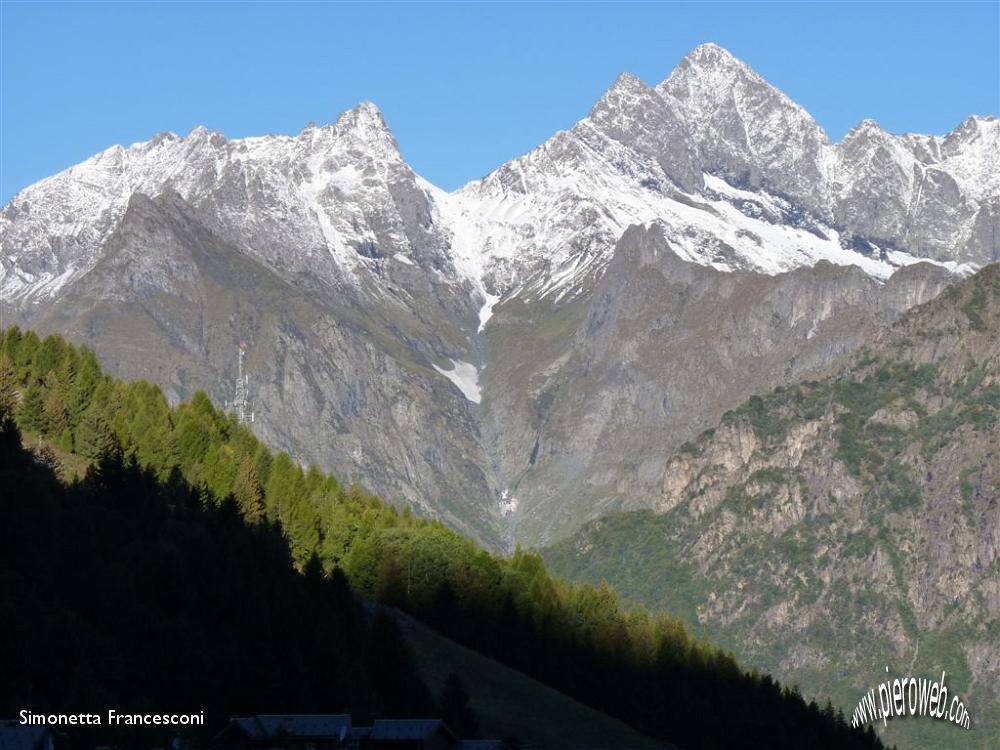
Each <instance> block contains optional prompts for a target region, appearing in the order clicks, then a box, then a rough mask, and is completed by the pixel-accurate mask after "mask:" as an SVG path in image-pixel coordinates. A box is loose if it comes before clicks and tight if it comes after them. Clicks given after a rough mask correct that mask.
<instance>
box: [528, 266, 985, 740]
mask: <svg viewBox="0 0 1000 750" xmlns="http://www.w3.org/2000/svg"><path fill="white" fill-rule="evenodd" d="M667 466H668V470H667V473H666V478H665V482H664V487H663V493H662V496H661V499H660V501H659V503H658V507H657V508H656V510H655V512H654V511H651V510H645V511H638V512H633V513H626V514H617V515H613V516H609V517H606V518H603V519H600V520H599V521H596V522H594V523H592V524H590V525H588V526H587V527H586V528H584V529H583V530H582V531H581V532H580V533H578V534H577V535H575V536H574V537H572V538H570V539H568V540H566V541H564V542H561V543H560V544H558V545H554V546H553V547H552V548H550V549H549V550H547V551H546V560H547V561H548V562H549V564H550V565H551V566H552V567H553V569H554V570H555V571H557V572H558V573H560V574H562V575H566V576H569V577H571V578H574V579H576V580H582V581H610V582H611V583H612V584H613V585H614V586H616V587H617V589H618V590H619V591H620V592H621V593H622V594H623V595H624V596H626V597H628V599H629V600H631V601H634V602H643V603H645V604H646V605H647V606H650V607H667V608H669V609H670V611H671V612H673V613H675V614H677V615H678V616H681V617H682V619H683V620H684V621H685V623H686V625H688V627H691V628H693V629H696V630H697V631H698V632H700V633H703V634H706V635H707V636H708V637H710V638H712V639H713V641H714V642H716V643H723V644H725V645H727V646H729V647H732V648H733V649H734V650H735V651H736V653H737V654H738V655H739V657H740V658H742V659H746V660H748V661H752V662H753V663H755V664H759V665H760V666H761V668H762V669H767V670H771V671H774V672H777V673H780V674H782V675H786V676H787V678H788V679H792V680H795V681H797V682H798V683H799V684H800V685H801V686H802V688H803V689H804V690H806V691H807V692H808V693H809V694H816V695H824V696H830V697H831V698H833V699H834V700H835V701H837V703H838V704H839V705H841V706H844V707H847V708H850V707H851V706H852V705H853V704H854V703H855V702H856V701H857V700H858V695H859V694H860V693H861V692H863V691H864V690H866V689H868V688H869V687H870V686H871V685H872V684H874V683H875V682H877V681H878V679H877V678H878V676H879V675H884V670H885V667H886V666H889V667H890V669H894V670H900V671H901V673H903V674H909V673H912V674H915V675H916V674H919V675H923V674H935V673H936V674H940V672H941V671H942V670H946V671H947V673H948V675H949V677H950V678H951V679H952V681H953V683H952V687H953V690H956V691H958V692H960V693H961V694H962V696H963V698H964V699H965V700H967V702H968V705H975V706H978V707H979V714H978V716H977V717H976V720H975V721H974V723H973V728H972V729H973V731H972V732H971V733H969V734H967V735H964V736H963V735H961V734H956V730H955V728H954V727H950V726H947V725H943V724H941V723H939V722H927V721H909V720H908V721H905V722H904V721H900V722H890V723H889V726H888V728H887V729H886V730H884V733H883V735H882V737H883V740H885V741H886V742H898V743H899V744H900V746H902V747H919V748H949V749H950V748H955V747H969V748H972V747H975V748H982V749H983V750H987V748H989V749H992V748H996V747H998V743H1000V723H998V721H997V718H996V711H995V710H994V709H995V707H996V706H997V705H998V701H1000V688H998V686H1000V661H998V655H1000V598H998V591H1000V588H998V583H1000V543H998V537H997V529H998V528H1000V264H994V265H992V266H988V267H986V268H984V269H983V270H981V271H980V272H978V273H977V274H975V275H974V276H972V277H970V278H968V279H965V280H963V281H961V282H959V283H956V284H955V285H953V286H951V287H949V288H948V289H947V290H946V291H945V292H943V293H942V294H941V295H940V296H939V297H937V298H936V299H934V300H933V301H931V302H928V303H926V304H925V305H922V306H920V307H918V308H914V309H913V310H911V311H910V312H909V313H908V314H907V315H905V316H904V317H903V318H902V319H901V320H900V321H899V322H898V323H896V324H895V325H893V326H892V327H890V328H888V329H887V330H886V331H884V332H883V333H882V334H880V335H879V336H878V337H876V338H875V339H874V340H872V341H871V342H869V345H868V346H866V347H865V348H863V349H862V350H860V351H859V352H857V353H855V354H853V355H851V356H849V357H848V358H847V359H846V360H844V361H841V362H840V363H839V364H838V365H837V366H836V367H835V368H834V369H833V370H832V371H830V372H828V373H825V374H824V376H822V377H817V378H815V379H813V380H809V381H804V382H801V383H798V384H795V385H793V386H791V387H787V388H781V387H779V388H777V389H775V390H774V391H773V392H772V393H769V394H765V395H762V396H757V397H753V398H751V399H749V400H748V401H747V402H746V403H744V404H743V405H742V406H741V407H739V408H738V409H735V410H733V411H731V412H729V413H728V414H726V416H725V417H724V418H723V420H722V421H721V423H720V424H719V425H718V427H717V428H715V429H712V430H708V431H706V432H705V433H704V434H702V435H701V436H700V437H699V438H698V439H697V440H695V441H692V442H690V443H688V444H687V445H685V446H683V447H682V448H681V450H679V451H678V452H676V453H675V454H674V455H673V456H672V457H671V458H670V459H669V461H668V463H667ZM904 670H905V671H904ZM911 670H912V672H911Z"/></svg>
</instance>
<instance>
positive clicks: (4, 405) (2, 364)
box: [0, 354, 17, 420]
mask: <svg viewBox="0 0 1000 750" xmlns="http://www.w3.org/2000/svg"><path fill="white" fill-rule="evenodd" d="M16 407H17V372H16V370H15V369H14V363H13V362H12V361H11V358H10V357H8V356H7V355H6V354H2V355H0V420H2V419H3V418H4V417H6V416H13V415H14V409H15V408H16Z"/></svg>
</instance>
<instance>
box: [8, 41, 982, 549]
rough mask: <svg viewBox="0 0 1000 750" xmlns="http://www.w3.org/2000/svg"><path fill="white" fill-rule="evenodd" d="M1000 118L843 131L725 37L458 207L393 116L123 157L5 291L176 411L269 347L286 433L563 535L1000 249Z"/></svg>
mask: <svg viewBox="0 0 1000 750" xmlns="http://www.w3.org/2000/svg"><path fill="white" fill-rule="evenodd" d="M998 133H1000V125H998V122H997V121H996V120H995V118H988V117H987V118H970V119H969V120H968V121H967V122H966V123H964V124H963V125H962V126H961V127H959V128H958V129H957V130H956V131H955V132H953V133H951V134H948V135H947V136H943V137H937V136H917V135H906V136H896V135H890V134H887V133H884V132H882V131H881V130H879V129H878V128H877V127H876V126H874V125H873V124H871V123H864V124H862V126H859V128H858V129H856V130H855V131H854V132H853V133H852V134H851V135H850V136H849V137H848V138H846V139H845V141H844V142H843V143H841V144H830V143H829V141H828V139H827V138H826V136H825V134H824V133H823V132H822V130H821V129H820V128H819V127H818V125H816V123H815V122H814V121H813V120H812V119H811V118H810V117H809V115H808V114H807V113H806V112H805V111H804V110H802V109H801V108H800V107H798V106H797V105H795V104H794V103H793V102H791V101H790V100H789V99H788V98H787V97H786V96H784V95H783V94H782V93H781V92H779V91H777V90H776V89H774V88H773V87H771V86H770V85H769V84H768V83H767V82H766V81H764V80H763V79H762V78H761V77H760V76H758V75H757V74H756V73H754V72H753V71H752V70H751V69H750V68H749V67H747V66H746V65H744V64H743V63H740V62H738V61H736V60H735V59H734V58H732V56H731V55H729V54H728V53H727V52H725V51H724V50H722V49H721V48H718V47H716V46H714V45H703V46H701V47H699V48H697V49H696V50H694V51H693V52H692V53H691V54H690V55H689V56H688V57H687V58H685V60H683V61H682V62H681V64H680V65H679V66H678V67H677V69H676V70H675V71H674V72H673V73H672V74H671V75H670V76H669V77H668V78H667V79H666V80H665V81H664V82H663V83H661V84H660V85H658V86H652V87H651V86H647V85H646V84H644V83H643V82H641V81H639V80H638V79H636V78H635V77H632V76H628V75H624V76H622V77H620V78H619V79H618V80H617V81H616V82H615V83H614V84H613V85H612V87H611V88H610V89H609V90H608V92H607V93H606V94H605V95H604V97H602V99H601V100H600V101H599V102H598V103H597V104H596V105H595V106H594V108H593V109H592V110H591V112H590V113H589V114H588V115H587V117H585V118H584V119H583V120H581V121H580V122H579V123H577V124H576V125H575V126H573V127H572V128H570V129H569V130H567V131H563V132H560V133H557V134H555V135H554V136H553V137H552V138H551V139H549V140H548V141H546V142H545V143H544V144H542V145H541V146H539V147H538V148H537V149H535V150H533V151H531V152H530V153H528V154H526V155H524V156H522V157H520V158H518V159H514V160H512V161H511V162H509V163H507V164H505V165H503V166H501V167H500V168H498V169H497V170H496V171H495V172H493V173H491V174H490V175H487V176H486V177H484V178H483V179H481V180H476V181H474V182H471V183H469V184H468V185H466V186H465V187H463V188H462V189H460V190H458V191H456V192H454V193H451V194H448V193H444V192H443V191H440V190H438V189H437V188H435V187H434V186H433V185H430V184H429V183H427V182H426V181H425V180H423V179H422V178H420V177H419V176H418V175H416V174H415V173H414V172H413V170H412V169H411V168H410V167H409V166H408V165H407V164H406V162H405V160H404V159H403V157H402V156H401V154H400V152H399V149H398V147H397V144H396V142H395V140H394V138H393V136H392V134H391V132H390V131H389V129H388V127H387V125H386V123H385V121H384V120H383V118H382V115H381V114H380V113H379V111H378V109H377V108H376V107H375V106H374V105H372V104H370V103H363V104H361V105H359V106H358V107H356V108H354V109H353V110H350V111H348V112H345V113H344V114H343V115H342V116H341V117H340V118H339V119H338V120H337V122H336V123H334V124H332V125H329V126H325V127H316V126H312V125H310V126H308V127H306V128H305V129H304V130H303V131H302V132H301V133H299V134H297V135H295V136H281V135H275V136H264V137H260V138H246V139H240V140H231V139H227V138H226V137H225V136H223V135H222V134H221V133H216V132H209V131H208V130H205V129H204V128H198V129H195V130H194V131H192V132H191V133H190V134H189V135H188V136H186V137H179V136H176V135H173V134H171V133H164V134H161V135H159V136H156V137H155V138H153V139H152V140H150V141H148V142H145V143H138V144H134V145H132V146H129V147H127V148H123V147H120V146H115V147H113V148H110V149H108V150H107V151H104V152H102V153H101V154H98V155H96V156H95V157H93V158H91V159H89V160H87V161H86V162H84V163H82V164H80V165H77V166H75V167H73V168H71V169H69V170H66V171H65V172H62V173H60V174H57V175H54V176H53V177H50V178H48V179H46V180H43V181H41V182H39V183H37V184H36V185H33V186H31V187H29V188H26V189H25V190H23V191H22V192H21V193H19V194H18V195H17V196H15V198H14V199H13V200H12V201H11V203H10V204H9V205H7V206H6V207H5V208H4V209H3V211H2V213H0V230H2V231H0V234H2V237H0V244H2V252H0V289H2V294H3V300H4V304H5V315H6V319H7V320H10V321H11V322H20V323H24V324H28V325H31V326H36V327H39V328H42V329H45V330H59V331H62V332H64V333H67V334H69V335H70V336H72V337H74V338H76V339H78V340H82V341H86V342H88V343H91V344H92V345H94V346H95V347H96V349H97V351H98V353H99V354H100V355H101V356H102V358H103V359H104V360H105V361H106V362H107V364H108V366H109V367H111V368H112V370H113V371H114V372H115V373H116V374H118V375H123V376H127V377H135V376H143V377H148V378H152V379H154V380H156V382H158V383H160V384H161V385H163V386H164V387H165V388H166V389H167V392H168V393H169V394H170V396H171V397H172V398H181V397H185V396H189V395H190V394H191V392H192V391H193V390H194V389H197V388H202V389H205V390H207V391H208V392H209V393H210V394H211V395H212V397H213V398H214V399H215V400H216V401H218V402H223V401H225V400H226V399H227V398H229V397H230V396H231V390H232V382H233V377H234V372H233V370H234V368H235V362H236V351H237V350H236V347H237V342H239V341H240V340H246V341H248V343H249V344H250V346H249V354H248V360H247V365H248V369H249V374H250V378H251V389H252V391H253V394H254V399H255V400H256V402H257V404H258V408H257V421H256V422H255V429H257V430H258V431H259V432H260V434H261V435H262V436H263V437H265V439H267V440H269V441H272V442H273V443H274V444H275V445H276V446H277V447H280V448H285V449H287V450H289V451H290V452H291V453H292V455H294V456H295V457H296V458H297V459H299V460H301V461H303V462H311V463H318V464H321V465H322V466H324V467H325V468H329V469H331V470H333V471H336V472H337V473H338V474H340V475H343V476H346V477H350V478H352V479H354V478H356V479H359V480H362V481H364V482H365V483H367V484H369V485H370V486H372V487H373V488H374V489H376V490H378V491H379V492H380V493H382V494H384V495H385V496H386V497H388V498H390V499H393V500H396V501H398V502H405V503H408V504H414V505H416V506H418V507H420V508H422V509H423V510H425V511H426V512H428V513H433V514H438V515H441V516H442V517H444V518H446V519H448V520H449V522H451V523H453V524H455V525H456V526H457V527H459V528H461V529H462V530H464V531H468V532H469V533H472V534H474V535H476V536H477V537H478V538H480V539H481V540H482V541H485V542H487V543H489V544H492V545H495V546H503V545H505V544H508V543H510V542H511V541H514V540H515V539H516V540H521V541H526V542H530V543H537V542H542V541H546V540H550V539H553V538H556V537H557V536H559V535H561V534H564V533H568V532H569V531H570V530H571V529H572V528H574V527H575V525H577V524H578V523H580V521H581V520H583V519H586V518H589V517H592V516H593V515H595V514H598V513H601V512H604V511H605V510H607V509H610V508H613V507H619V506H627V505H629V504H631V503H634V502H639V503H642V502H647V501H649V500H650V499H651V498H652V496H653V494H655V492H656V491H657V490H656V488H657V487H658V484H659V481H660V477H661V475H662V469H663V458H662V451H659V452H657V451H653V450H651V449H650V446H651V445H653V444H655V441H653V440H652V439H651V438H652V437H653V436H658V435H660V436H661V435H663V434H668V435H670V436H671V441H673V442H677V443H680V442H682V441H683V440H686V439H687V438H689V437H691V436H693V435H694V434H696V433H697V432H698V431H699V430H701V429H702V428H703V427H705V426H706V425H707V424H710V423H711V422H712V420H714V419H716V418H717V417H718V416H719V415H720V414H721V413H722V411H723V410H724V409H726V408H729V407H731V406H733V405H735V404H736V403H738V402H739V400H740V399H742V398H744V397H746V396H747V395H749V394H750V393H752V392H753V391H754V390H757V389H759V388H760V387H761V386H763V385H765V384H772V383H775V382H789V381H790V380H791V379H793V378H795V377H797V376H798V375H800V374H801V373H804V372H806V371H808V370H810V369H812V368H815V367H822V366H824V365H826V364H827V363H828V362H829V361H831V359H832V358H833V357H835V356H836V355H838V354H840V353H842V352H844V351H847V350H850V349H852V348H854V347H856V346H858V345H859V344H860V343H861V341H862V340H863V338H864V336H865V335H866V332H867V331H869V330H870V329H873V328H876V327H878V326H879V325H881V324H883V323H886V322H888V321H891V320H892V319H894V318H895V317H896V316H897V315H898V314H899V313H900V312H902V311H903V310H904V309H906V308H907V307H909V306H910V305H912V304H915V303H917V302H920V301H923V300H925V299H927V298H929V297H930V296H933V295H934V294H935V293H936V292H937V291H938V290H939V289H940V288H941V286H942V284H943V283H944V281H945V279H946V276H947V272H956V273H959V274H962V273H968V272H971V271H972V270H973V269H974V268H975V267H977V266H978V265H981V264H983V263H985V262H988V261H990V260H992V259H995V258H996V257H997V254H998V253H1000V241H998V237H1000V229H998V227H1000V224H998V217H1000V205H998V203H997V200H998V196H1000V178H998V175H1000V169H997V164H996V159H997V154H998V151H1000V150H998V148H997V139H998ZM633 225H641V226H643V227H645V229H643V230H635V231H631V232H630V233H628V234H627V235H626V238H625V239H622V235H623V233H625V232H626V230H627V229H628V228H629V227H630V226H633ZM619 240H621V242H619ZM921 259H931V260H933V261H934V262H935V263H936V264H937V266H936V268H930V267H928V266H927V265H925V264H921V263H919V262H918V261H920V260H921ZM824 261H825V262H824ZM914 264H916V265H914ZM909 266H912V268H907V267H909ZM900 269H904V270H900ZM491 316H492V317H491ZM671 444H672V443H671Z"/></svg>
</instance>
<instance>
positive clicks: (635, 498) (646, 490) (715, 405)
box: [483, 226, 951, 544]
mask: <svg viewBox="0 0 1000 750" xmlns="http://www.w3.org/2000/svg"><path fill="white" fill-rule="evenodd" d="M950 280H951V276H950V274H948V273H947V272H946V271H945V270H943V269H941V268H940V267H937V266H933V265H931V264H918V265H916V266H911V267H909V268H907V269H904V270H901V271H899V272H897V273H896V275H894V276H893V277H892V278H890V280H889V281H888V282H887V283H885V284H880V283H878V282H876V281H875V280H873V279H872V278H871V277H869V276H868V275H866V274H865V273H864V272H862V271H860V270H859V269H856V268H850V267H838V266H833V265H831V264H829V263H820V264H818V265H817V266H815V267H813V268H809V269H799V270H796V271H792V272H789V273H786V274H778V275H775V276H767V275H764V274H757V273H749V272H731V273H723V272H719V271H715V270H713V269H711V268H706V267H704V266H701V265H698V264H695V263H691V262H688V261H685V260H682V259H681V258H679V257H678V256H677V254H676V253H675V252H674V250H673V249H672V242H671V237H670V233H669V230H668V229H667V228H664V227H662V226H653V227H650V228H648V229H642V228H633V229H630V230H628V231H627V232H626V233H625V235H624V236H623V237H622V239H621V241H620V242H619V243H618V246H617V248H616V251H615V255H614V258H613V260H612V261H611V263H610V264H609V266H608V269H607V272H606V273H605V274H604V276H603V277H602V279H601V280H600V282H599V283H598V284H597V285H596V287H595V288H594V290H593V293H592V294H591V295H590V297H589V299H588V301H587V302H586V304H584V303H583V302H582V301H577V302H576V303H574V304H572V305H564V306H560V307H557V308H556V309H553V308H551V307H550V306H549V303H547V302H546V301H545V300H544V299H543V300H541V301H536V300H526V299H522V298H517V297H515V298H514V299H512V300H511V301H510V302H507V303H504V305H502V306H501V307H500V308H499V310H498V312H497V314H496V317H495V319H494V320H491V323H490V335H489V337H488V343H489V346H490V347H491V348H490V353H489V355H488V361H489V365H488V366H487V369H486V371H485V373H484V382H485V384H486V393H487V394H488V398H487V400H486V401H484V412H485V414H484V416H483V419H484V421H485V423H486V428H485V434H486V435H487V436H488V437H491V438H492V440H493V441H494V442H493V443H492V444H491V445H490V448H489V450H490V451H491V453H492V454H494V455H495V456H496V457H497V470H498V474H499V479H500V483H501V485H505V486H506V487H507V490H508V493H509V494H510V495H511V496H513V497H516V498H517V499H518V512H517V514H516V516H515V521H516V523H515V527H514V529H513V533H514V536H515V538H516V539H518V540H520V541H527V542H529V543H532V544H544V543H549V542H551V541H553V540H555V539H558V538H559V537H561V536H564V535H565V534H566V533H568V532H569V531H571V530H572V529H573V528H575V526H576V525H577V524H579V523H580V522H581V520H582V519H591V518H595V517H597V516H600V515H603V514H605V513H607V512H609V511H612V510H618V509H622V508H630V507H640V506H647V507H648V506H649V505H650V504H651V498H653V497H655V496H656V495H657V494H658V492H659V487H660V486H661V484H662V481H663V479H662V478H663V475H664V469H665V464H666V457H667V452H668V451H669V449H670V448H675V447H677V446H679V445H681V444H682V443H683V442H684V441H686V440H689V439H691V438H692V437H694V436H695V435H696V434H697V433H698V432H699V431H700V430H701V429H703V428H704V427H705V426H707V425H709V424H712V423H714V422H716V421H717V420H718V419H719V417H721V415H722V414H723V412H725V411H726V410H727V409H730V408H733V407H735V406H736V405H737V404H739V403H740V402H741V401H743V400H744V399H745V398H747V397H748V396H750V395H752V394H753V393H757V392H761V391H766V390H768V389H769V388H771V387H773V386H774V385H776V384H785V383H790V382H793V381H794V380H797V379H799V378H801V377H803V376H804V375H805V374H807V373H810V372H816V371H819V370H821V369H822V368H824V367H826V366H828V365H829V364H830V363H831V362H833V361H834V360H835V359H836V358H837V357H839V356H840V355H842V354H844V353H845V352H849V351H851V350H853V349H855V348H857V347H858V346H860V345H862V344H863V343H864V342H865V340H866V338H867V337H868V336H869V335H871V334H872V333H873V332H874V331H875V330H877V329H878V328H879V327H880V326H883V325H886V324H888V323H890V322H891V321H893V320H895V319H896V318H898V317H899V315H900V314H902V312H903V311H905V310H906V309H908V308H910V307H911V306H913V305H915V304H919V303H921V302H923V301H925V300H928V299H931V298H933V297H934V296H936V295H937V294H938V293H939V292H940V290H941V289H942V288H943V287H944V286H945V285H946V284H947V283H949V281H950ZM534 316H539V317H544V319H545V320H546V321H547V324H548V326H549V328H548V329H547V333H549V334H550V336H551V338H550V337H549V336H546V337H540V338H538V339H537V344H536V343H535V342H534V341H532V339H531V338H529V337H526V336H525V335H524V334H522V331H524V329H525V328H526V327H528V326H530V325H531V324H530V323H526V321H533V320H536V319H537V318H535V317H534ZM665 449H666V450H665Z"/></svg>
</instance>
